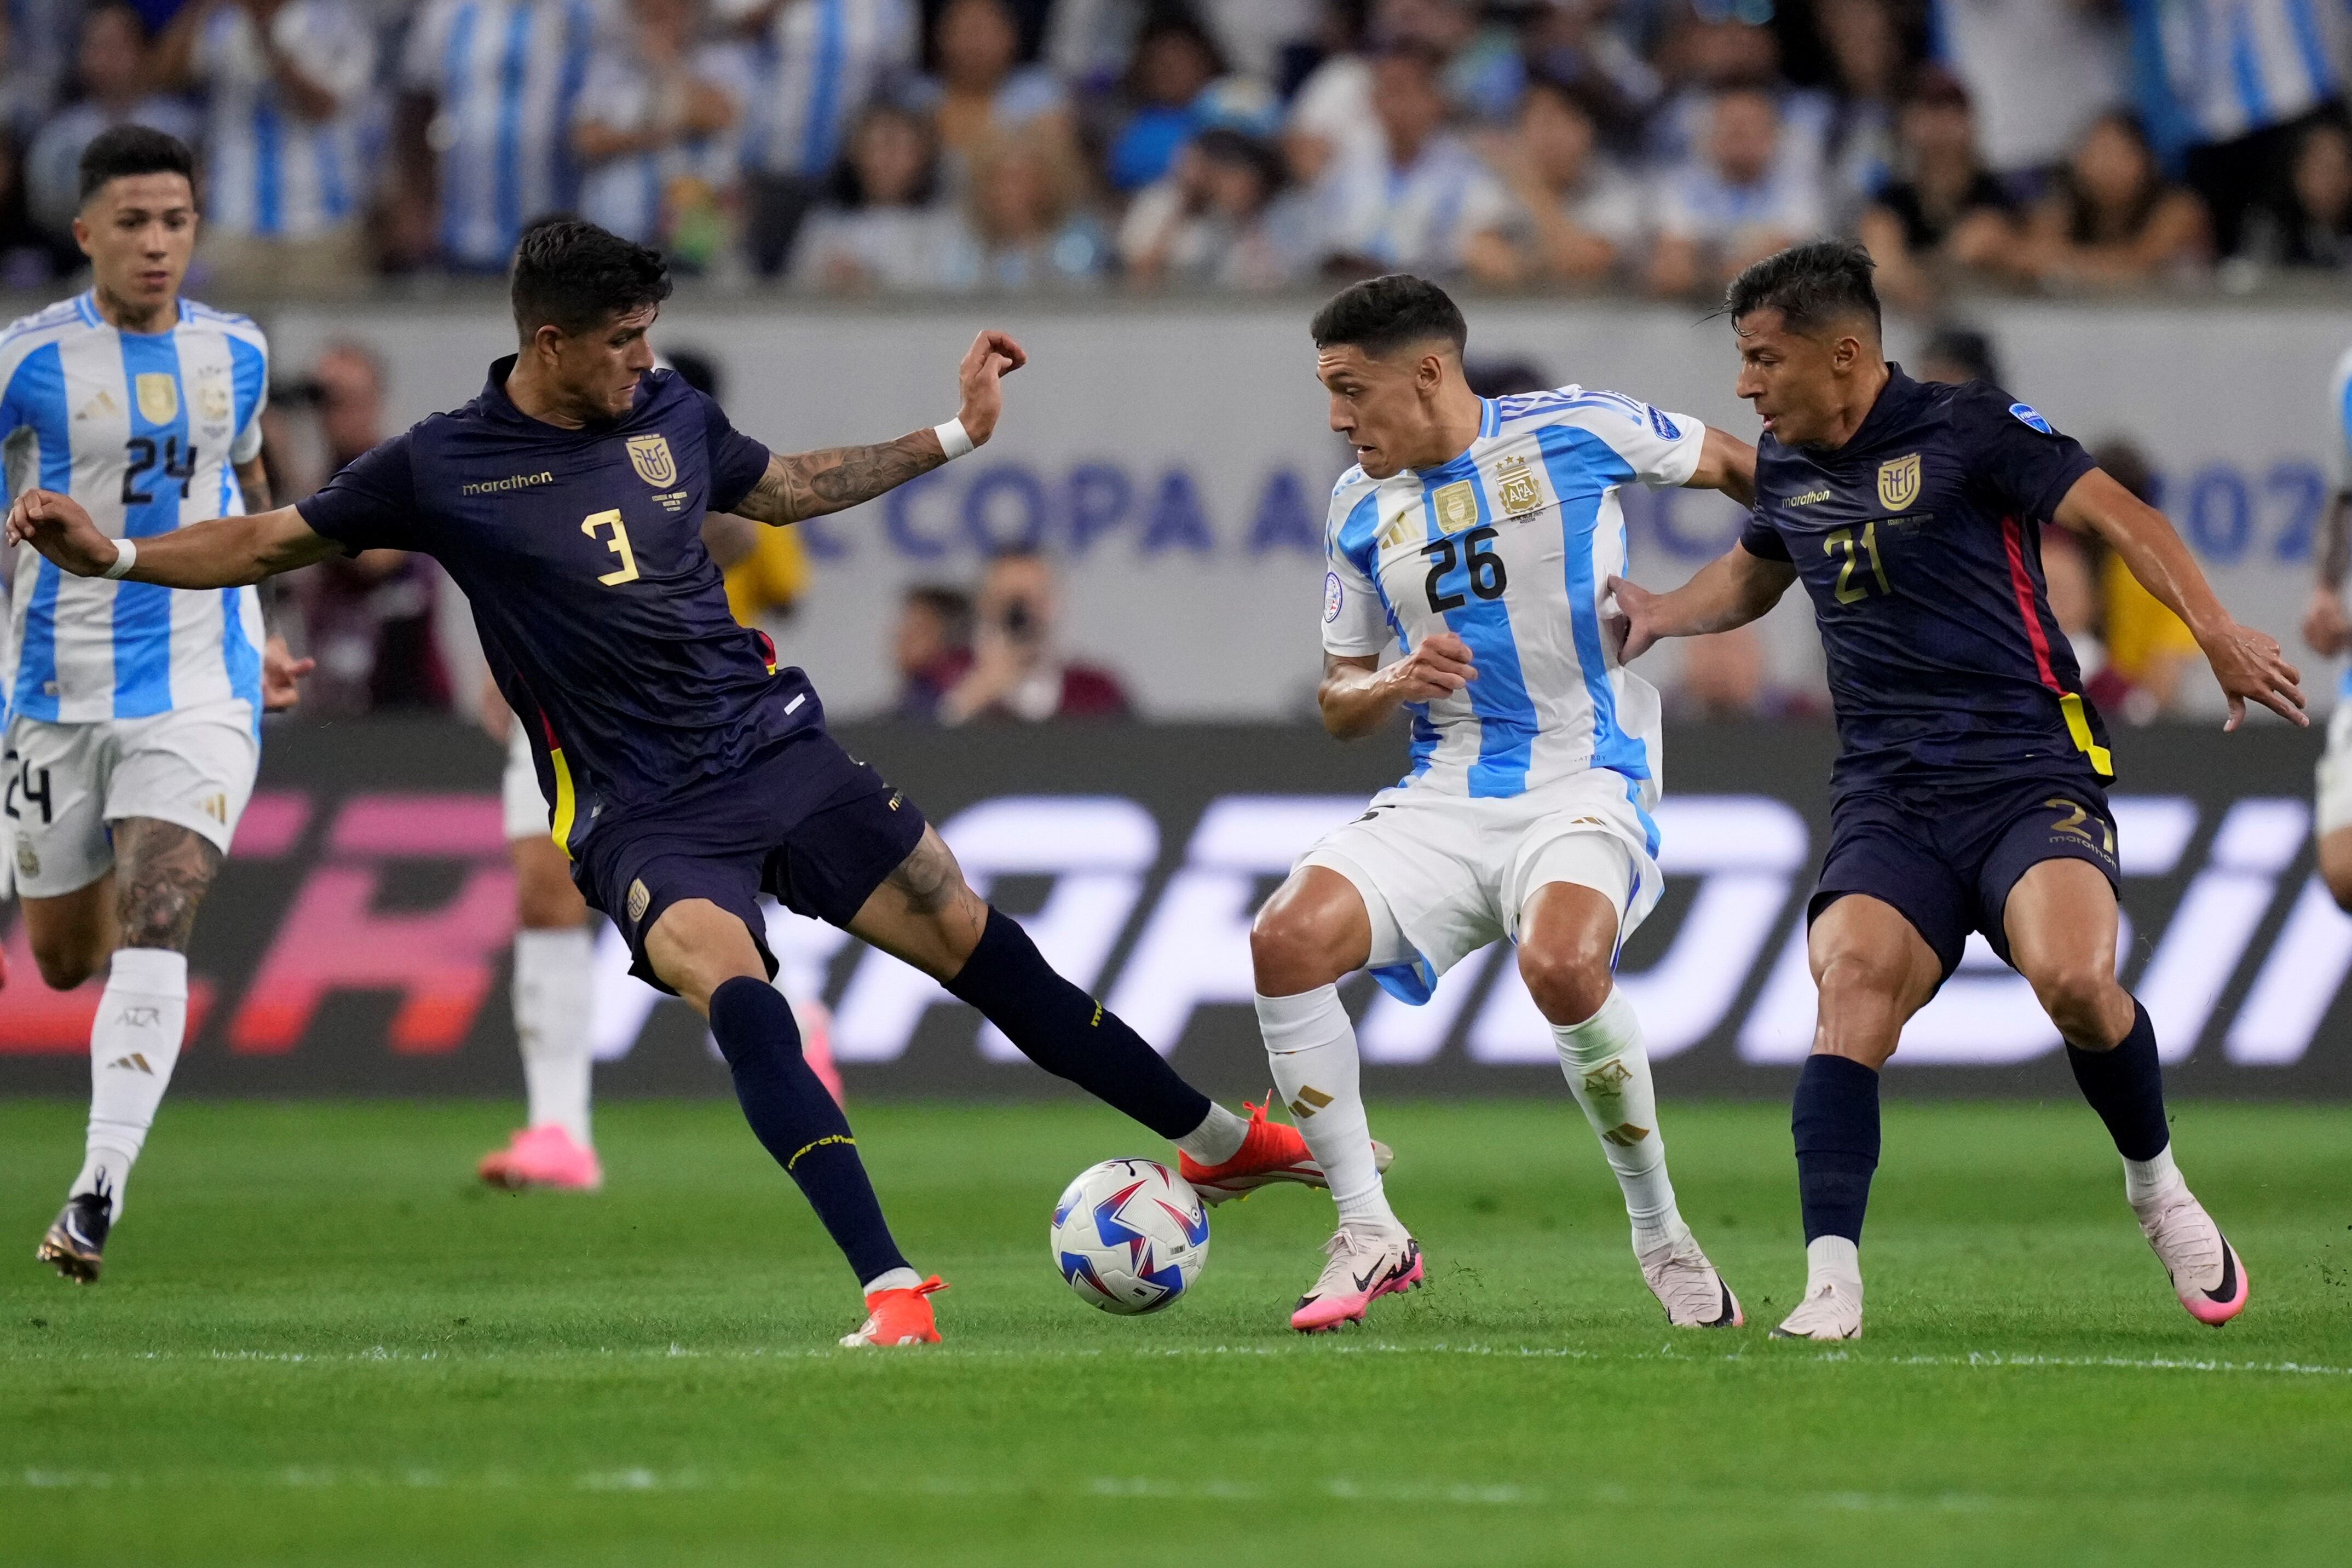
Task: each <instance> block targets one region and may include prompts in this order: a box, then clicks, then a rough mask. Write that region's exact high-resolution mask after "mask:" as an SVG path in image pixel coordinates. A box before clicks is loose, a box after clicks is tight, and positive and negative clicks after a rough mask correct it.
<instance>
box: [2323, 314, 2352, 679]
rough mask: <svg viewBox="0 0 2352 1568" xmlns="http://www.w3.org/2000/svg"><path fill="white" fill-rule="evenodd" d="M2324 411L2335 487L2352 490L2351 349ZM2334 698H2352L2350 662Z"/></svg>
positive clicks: (2330, 382)
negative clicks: (2332, 444)
mask: <svg viewBox="0 0 2352 1568" xmlns="http://www.w3.org/2000/svg"><path fill="white" fill-rule="evenodd" d="M2327 412H2328V418H2329V419H2330V420H2331V421H2332V422H2333V425H2334V428H2335V431H2336V489H2339V490H2345V491H2352V349H2347V350H2345V351H2344V357H2343V358H2342V359H2339V360H2337V361H2336V374H2335V375H2334V376H2332V377H2331V378H2329V380H2328V383H2327ZM2336 701H2337V703H2338V704H2341V703H2344V702H2347V701H2352V664H2347V665H2346V666H2345V667H2344V675H2343V678H2342V679H2339V680H2338V681H2337V682H2336Z"/></svg>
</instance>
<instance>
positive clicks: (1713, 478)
mask: <svg viewBox="0 0 2352 1568" xmlns="http://www.w3.org/2000/svg"><path fill="white" fill-rule="evenodd" d="M1683 488H1684V489H1694V490H1721V491H1722V492H1723V493H1724V494H1725V495H1727V496H1729V497H1730V498H1731V499H1732V500H1736V501H1738V503H1739V504H1740V505H1741V506H1754V505H1755V504H1756V448H1755V447H1751V446H1749V445H1748V443H1747V442H1745V441H1743V440H1741V439H1740V438H1739V437H1737V436H1734V435H1732V434H1730V433H1729V432H1727V431H1723V430H1718V429H1717V428H1716V427H1715V426H1712V425H1710V426H1707V427H1706V440H1705V441H1704V442H1702V443H1701V444H1700V446H1699V451H1698V468H1696V470H1694V471H1693V472H1692V474H1691V477H1690V478H1689V479H1685V481H1683Z"/></svg>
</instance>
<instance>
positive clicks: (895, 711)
mask: <svg viewBox="0 0 2352 1568" xmlns="http://www.w3.org/2000/svg"><path fill="white" fill-rule="evenodd" d="M890 661H891V664H892V666H893V667H894V668H896V669H897V670H898V700H897V701H896V702H895V703H893V704H892V706H891V710H890V712H891V717H893V718H895V719H902V720H907V721H913V722H917V723H923V724H935V723H937V722H939V717H940V699H941V698H943V697H945V696H946V695H947V693H948V689H949V688H950V687H951V686H953V685H954V684H955V683H956V681H957V680H958V679H961V677H962V676H963V674H964V672H965V671H967V670H968V669H970V668H971V595H969V594H967V593H965V592H963V590H961V588H947V587H941V586H939V585H938V584H924V585H922V586H919V587H914V588H909V589H908V590H907V595H906V597H905V598H904V599H902V600H901V601H900V602H899V605H898V626H896V627H894V628H893V629H892V631H891V633H890Z"/></svg>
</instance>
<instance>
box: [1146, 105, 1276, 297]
mask: <svg viewBox="0 0 2352 1568" xmlns="http://www.w3.org/2000/svg"><path fill="white" fill-rule="evenodd" d="M1282 175H1283V165H1282V155H1281V154H1280V153H1278V152H1276V150H1275V149H1274V147H1273V146H1272V145H1271V144H1270V143H1268V142H1262V141H1259V140H1257V139H1256V138H1255V137H1251V136H1246V135H1244V134H1243V133H1242V132H1239V131H1235V130H1233V129H1231V128H1230V127H1226V126H1217V127H1213V128H1212V129H1210V130H1207V131H1204V132H1202V133H1201V134H1200V135H1199V136H1198V137H1196V138H1195V139H1194V140H1193V141H1192V142H1191V143H1190V144H1189V145H1188V146H1186V147H1185V148H1184V149H1183V150H1182V151H1181V152H1180V153H1177V155H1176V164H1175V168H1174V169H1173V170H1172V171H1171V173H1170V174H1169V175H1168V177H1167V178H1165V179H1162V180H1160V181H1158V182H1156V183H1154V184H1151V185H1150V186H1149V187H1147V188H1146V189H1144V190H1143V191H1141V192H1139V193H1138V194H1137V195H1136V198H1135V200H1134V201H1133V202H1132V203H1130V204H1129V206H1128V209H1127V216H1126V219H1125V220H1124V221H1123V222H1122V223H1121V225H1120V226H1119V231H1118V248H1119V257H1120V260H1121V261H1122V263H1123V264H1124V265H1125V267H1126V269H1127V276H1128V278H1129V280H1130V281H1132V282H1135V283H1137V284H1139V285H1143V286H1146V287H1150V286H1154V285H1159V284H1163V283H1172V284H1177V285H1180V286H1188V287H1215V288H1222V289H1275V288H1280V287H1281V286H1283V285H1284V284H1286V283H1294V282H1297V281H1298V280H1299V279H1301V278H1303V277H1304V276H1306V274H1307V270H1308V268H1310V267H1311V265H1312V263H1313V260H1314V249H1315V229H1314V215H1313V213H1312V211H1311V210H1310V209H1309V207H1308V205H1307V201H1306V199H1305V198H1304V197H1302V196H1300V195H1297V193H1295V192H1286V191H1285V190H1284V189H1283V181H1282Z"/></svg>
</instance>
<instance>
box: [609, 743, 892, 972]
mask: <svg viewBox="0 0 2352 1568" xmlns="http://www.w3.org/2000/svg"><path fill="white" fill-rule="evenodd" d="M922 837H923V814H922V813H921V812H919V811H918V810H916V809H915V805H914V803H913V802H912V801H910V800H908V799H907V798H906V796H904V795H901V794H899V793H898V791H897V790H894V789H892V788H891V787H890V786H889V784H887V783H885V782H884V781H883V778H882V775H881V774H880V773H877V772H875V770H874V768H873V766H872V764H870V763H861V762H859V761H857V760H856V758H854V757H852V756H851V755H850V754H849V753H848V752H845V751H843V750H842V749H841V746H840V743H839V742H836V741H835V740H834V738H833V737H832V736H831V735H828V734H826V733H825V732H824V731H823V730H817V729H810V730H803V731H799V732H797V733H795V734H793V736H791V737H790V738H788V739H786V740H783V741H782V742H778V743H777V744H776V745H775V746H773V747H772V748H771V749H770V750H769V751H767V752H764V753H762V754H761V756H759V757H758V758H756V759H755V760H754V761H753V762H752V763H751V764H750V765H749V766H748V767H746V768H744V769H743V770H742V771H741V772H740V773H736V774H734V775H733V776H731V777H729V778H725V779H718V780H713V781H711V782H709V783H707V784H700V785H698V786H697V787H696V788H694V789H692V790H688V791H685V792H682V793H681V794H679V795H676V796H674V797H672V798H671V799H669V800H667V801H665V802H663V803H662V805H661V806H660V807H659V808H658V809H657V810H654V811H640V812H635V813H632V814H630V815H628V816H609V815H608V816H605V817H604V819H602V820H601V821H599V822H598V823H597V824H596V826H595V829H594V831H593V832H591V833H590V834H589V835H588V841H587V842H586V843H585V844H583V846H581V849H580V858H579V859H578V860H577V861H575V862H574V863H573V865H572V881H573V882H574V883H576V884H577V885H578V887H579V889H580V891H581V893H582V894H583V896H584V897H585V898H586V899H587V900H588V902H589V905H590V906H591V907H592V908H594V909H598V910H603V911H604V913H605V914H607V915H609V916H611V917H612V920H613V923H614V924H615V925H617V926H619V927H620V928H621V934H622V935H624V936H625V937H627V938H628V939H629V955H630V957H631V959H632V960H633V961H634V962H632V963H631V964H630V965H629V972H630V973H633V974H635V975H636V976H637V977H638V978H639V979H641V980H643V981H645V982H646V984H650V985H653V986H656V987H657V988H659V989H661V990H664V991H669V990H670V989H671V988H670V987H669V986H667V985H664V984H662V982H661V981H660V979H659V978H657V977H656V975H655V973H654V972H653V965H652V964H650V963H647V962H646V945H645V942H646V932H647V931H651V930H653V928H654V922H655V921H658V920H660V919H661V917H662V911H663V910H667V909H668V908H669V907H670V906H671V905H672V904H675V903H677V902H679V901H681V900H686V899H708V900H710V901H711V902H712V903H714V904H717V905H718V906H719V908H720V909H722V910H727V911H728V912H729V913H730V914H732V915H735V916H737V917H738V918H739V919H740V920H741V921H742V922H743V923H744V925H745V926H747V927H749V928H750V929H751V941H752V942H754V943H755V944H757V945H758V947H759V949H760V957H761V960H762V961H764V962H765V963H766V964H767V966H768V973H769V975H770V976H771V977H773V975H774V974H775V973H776V956H775V954H774V953H772V952H769V951H768V940H767V921H766V918H765V917H764V916H763V915H762V914H761V910H760V904H759V896H760V895H761V893H767V894H770V895H772V896H773V897H774V898H775V899H776V900H777V901H778V902H780V903H782V905H783V906H784V907H785V908H786V909H788V910H793V911H794V912H795V913H798V914H803V915H808V916H812V917H813V918H814V919H817V920H821V921H825V922H826V923H827V924H830V925H836V926H846V925H847V924H848V923H849V921H850V918H851V917H852V916H854V915H856V913H857V911H858V909H859V907H860V906H862V905H863V904H864V903H865V902H866V898H867V896H868V895H870V894H871V893H872V892H873V891H874V889H877V888H878V887H880V886H881V885H882V882H883V879H885V878H887V877H888V876H889V875H890V873H891V872H892V871H894V870H896V869H898V864H899V862H901V861H903V860H904V859H906V858H907V857H908V855H910V854H912V853H913V852H914V848H915V846H916V844H917V843H918V842H919V841H920V840H921V838H922Z"/></svg>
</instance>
